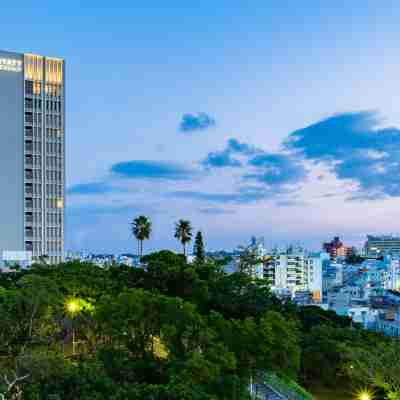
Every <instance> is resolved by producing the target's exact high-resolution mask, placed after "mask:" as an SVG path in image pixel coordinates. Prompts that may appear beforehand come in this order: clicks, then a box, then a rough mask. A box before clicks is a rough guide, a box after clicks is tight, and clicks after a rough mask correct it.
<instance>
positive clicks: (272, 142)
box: [0, 0, 400, 251]
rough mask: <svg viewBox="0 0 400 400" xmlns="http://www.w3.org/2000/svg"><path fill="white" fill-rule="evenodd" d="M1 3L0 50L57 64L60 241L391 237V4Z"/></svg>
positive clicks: (88, 245)
mask: <svg viewBox="0 0 400 400" xmlns="http://www.w3.org/2000/svg"><path fill="white" fill-rule="evenodd" d="M232 3H233V4H232ZM329 3H332V4H329ZM10 4H11V3H10ZM10 4H7V5H2V8H1V14H0V33H1V36H0V37H1V40H0V48H2V49H6V50H7V49H8V50H15V51H29V52H36V53H42V54H48V55H54V56H61V57H64V58H65V59H66V62H67V114H68V115H67V180H68V182H67V184H68V188H69V189H68V195H67V200H66V204H67V248H68V249H73V250H76V249H86V250H92V251H128V250H131V249H135V248H136V247H135V244H134V243H133V240H132V238H131V237H130V233H129V221H130V220H131V219H133V218H134V217H135V216H137V215H138V214H145V215H148V216H150V217H151V219H152V221H153V225H154V228H153V229H154V234H153V238H152V240H151V241H150V242H149V243H148V244H147V245H146V246H147V249H156V248H159V247H168V248H172V249H175V248H178V246H177V243H176V241H175V239H174V238H173V226H174V222H175V221H176V220H177V219H178V218H188V219H190V220H191V221H192V222H193V225H194V226H195V228H196V229H201V230H202V231H203V232H204V235H205V237H206V242H207V246H208V248H210V249H219V248H233V247H235V246H236V245H237V244H240V243H243V242H245V241H247V240H248V238H249V237H250V236H251V235H262V236H265V239H266V242H267V244H270V245H274V244H278V245H282V244H285V243H289V242H292V241H293V242H296V243H302V244H305V245H306V246H309V247H311V248H319V246H320V243H321V242H322V241H324V240H326V239H329V238H330V236H332V235H341V236H343V239H344V240H345V241H346V242H349V243H352V244H357V245H358V244H360V243H361V242H362V240H363V238H364V237H365V234H366V233H379V232H397V231H398V223H397V221H398V219H399V218H398V217H399V211H398V209H399V207H398V202H399V196H400V189H399V183H400V182H399V181H400V178H399V177H400V166H399V164H398V162H399V155H400V132H399V131H398V129H397V127H400V116H399V112H398V104H399V93H400V90H399V89H400V83H399V82H400V80H399V72H398V65H400V52H399V51H398V43H399V42H400V31H399V29H398V21H399V17H400V7H399V6H398V4H396V2H394V1H386V2H384V4H380V2H377V1H365V0H364V1H358V0H354V1H352V2H348V1H336V2H323V1H307V0H305V1H302V2H298V1H286V2H285V1H249V2H232V1H225V0H220V1H208V0H204V1H201V2H187V1H185V2H184V1H177V0H175V1H174V0H171V1H169V2H165V1H148V2H146V3H144V2H132V1H116V2H113V3H110V2H105V1H96V2H94V1H85V2H82V1H75V0H71V1H69V2H68V3H66V2H50V1H46V0H44V1H41V2H39V3H38V2H33V1H24V2H23V6H22V5H10Z"/></svg>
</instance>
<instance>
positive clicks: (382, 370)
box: [345, 339, 400, 400]
mask: <svg viewBox="0 0 400 400" xmlns="http://www.w3.org/2000/svg"><path fill="white" fill-rule="evenodd" d="M359 344H360V343H359V342H358V346H354V342H351V343H348V345H347V346H346V347H345V354H346V355H347V356H348V360H349V361H348V363H347V365H346V368H345V370H346V372H347V374H348V375H349V376H350V378H352V379H353V380H355V381H358V382H359V383H360V384H363V385H364V384H365V383H366V382H367V383H369V384H370V385H372V386H374V387H376V388H378V389H381V390H383V391H384V392H385V393H386V395H387V398H388V399H390V400H400V364H399V352H400V343H399V342H398V341H397V340H396V339H387V340H383V339H381V341H380V342H378V341H376V340H375V343H374V344H373V345H365V346H362V347H360V346H359Z"/></svg>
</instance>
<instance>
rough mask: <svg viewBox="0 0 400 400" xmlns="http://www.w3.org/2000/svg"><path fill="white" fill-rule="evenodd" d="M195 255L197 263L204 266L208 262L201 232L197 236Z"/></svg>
mask: <svg viewBox="0 0 400 400" xmlns="http://www.w3.org/2000/svg"><path fill="white" fill-rule="evenodd" d="M193 253H194V255H195V257H196V262H198V263H200V264H203V263H204V261H205V260H206V255H205V251H204V243H203V235H202V233H201V231H198V232H197V234H196V238H195V240H194V248H193Z"/></svg>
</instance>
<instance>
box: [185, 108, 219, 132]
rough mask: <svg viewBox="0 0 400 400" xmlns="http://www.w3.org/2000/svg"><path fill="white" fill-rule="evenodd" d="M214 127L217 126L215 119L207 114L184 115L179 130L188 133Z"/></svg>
mask: <svg viewBox="0 0 400 400" xmlns="http://www.w3.org/2000/svg"><path fill="white" fill-rule="evenodd" d="M213 126H215V119H214V118H212V117H210V116H209V115H208V114H206V113H203V112H200V113H197V114H184V115H183V116H182V120H181V123H180V125H179V130H180V131H181V132H186V133H187V132H193V131H203V130H206V129H209V128H211V127H213Z"/></svg>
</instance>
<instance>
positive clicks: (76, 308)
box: [65, 299, 81, 356]
mask: <svg viewBox="0 0 400 400" xmlns="http://www.w3.org/2000/svg"><path fill="white" fill-rule="evenodd" d="M65 310H66V312H67V314H69V316H70V317H72V318H74V317H75V315H77V314H78V313H79V312H80V311H81V305H80V301H79V299H69V300H67V301H66V302H65ZM72 355H73V356H74V355H75V328H74V324H73V322H72Z"/></svg>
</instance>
